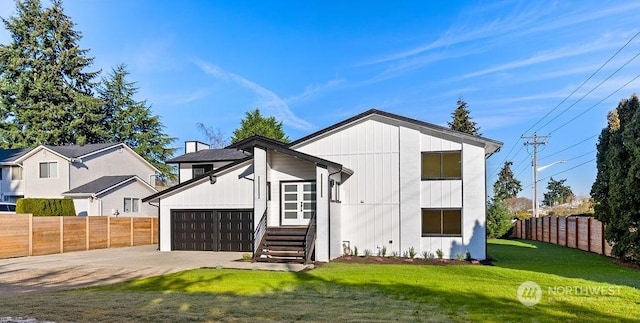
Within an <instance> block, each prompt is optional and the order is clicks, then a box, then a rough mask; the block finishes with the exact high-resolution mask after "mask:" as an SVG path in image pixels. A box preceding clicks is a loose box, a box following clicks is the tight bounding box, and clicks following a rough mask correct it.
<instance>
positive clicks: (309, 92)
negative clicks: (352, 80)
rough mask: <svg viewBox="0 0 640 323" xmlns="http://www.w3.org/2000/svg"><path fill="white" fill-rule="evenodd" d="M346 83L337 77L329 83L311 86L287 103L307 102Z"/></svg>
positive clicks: (289, 99)
mask: <svg viewBox="0 0 640 323" xmlns="http://www.w3.org/2000/svg"><path fill="white" fill-rule="evenodd" d="M344 83H345V79H343V78H338V77H336V78H334V79H332V80H329V81H327V82H326V83H324V84H311V85H309V86H307V87H306V88H305V89H304V92H302V93H300V94H298V95H295V96H292V97H289V98H287V99H285V101H286V102H287V103H294V102H302V101H306V100H309V99H310V98H312V97H314V96H316V95H319V94H320V93H322V92H325V91H327V90H329V89H333V88H336V87H338V86H340V85H342V84H344Z"/></svg>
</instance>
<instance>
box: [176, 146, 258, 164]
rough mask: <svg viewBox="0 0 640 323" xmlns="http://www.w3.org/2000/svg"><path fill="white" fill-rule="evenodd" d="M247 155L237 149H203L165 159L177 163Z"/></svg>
mask: <svg viewBox="0 0 640 323" xmlns="http://www.w3.org/2000/svg"><path fill="white" fill-rule="evenodd" d="M247 156H249V155H248V154H247V153H245V152H243V151H242V150H239V149H229V148H221V149H204V150H199V151H196V152H192V153H188V154H184V155H181V156H178V157H175V158H172V159H169V160H167V161H166V163H167V164H177V163H197V162H216V161H234V160H239V159H243V158H245V157H247Z"/></svg>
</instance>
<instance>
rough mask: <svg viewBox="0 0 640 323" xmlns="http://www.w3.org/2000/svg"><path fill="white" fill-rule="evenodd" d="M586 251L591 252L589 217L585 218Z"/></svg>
mask: <svg viewBox="0 0 640 323" xmlns="http://www.w3.org/2000/svg"><path fill="white" fill-rule="evenodd" d="M587 251H589V252H591V217H588V218H587Z"/></svg>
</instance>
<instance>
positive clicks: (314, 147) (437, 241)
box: [143, 109, 502, 261]
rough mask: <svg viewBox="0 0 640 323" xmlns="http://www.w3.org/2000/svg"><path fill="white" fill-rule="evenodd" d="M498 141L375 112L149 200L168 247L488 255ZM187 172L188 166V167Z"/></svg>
mask: <svg viewBox="0 0 640 323" xmlns="http://www.w3.org/2000/svg"><path fill="white" fill-rule="evenodd" d="M501 146H502V143H501V142H498V141H495V140H491V139H487V138H483V137H477V136H471V135H468V134H465V133H460V132H456V131H452V130H450V129H448V128H444V127H441V126H437V125H433V124H429V123H426V122H422V121H419V120H414V119H410V118H406V117H403V116H399V115H395V114H391V113H387V112H384V111H380V110H375V109H374V110H369V111H366V112H364V113H362V114H359V115H357V116H354V117H352V118H349V119H347V120H345V121H342V122H340V123H337V124H335V125H333V126H330V127H328V128H326V129H323V130H320V131H318V132H316V133H313V134H311V135H309V136H306V137H304V138H301V139H299V140H296V141H294V142H292V143H289V144H283V143H280V142H277V141H273V140H269V139H266V138H262V137H252V138H249V139H246V140H244V141H242V142H239V143H236V144H234V145H232V146H229V147H227V149H233V150H241V151H243V152H245V153H246V154H245V155H243V156H238V157H239V159H236V160H235V161H232V162H229V163H227V164H225V165H224V166H221V167H218V168H216V167H213V168H212V169H210V170H208V171H207V172H206V173H204V174H202V175H197V176H195V177H192V178H190V179H188V180H185V181H181V183H180V184H178V185H176V186H174V187H172V188H169V189H167V190H165V191H162V192H158V193H156V194H153V195H151V196H149V197H146V198H145V199H144V200H143V201H149V202H153V203H156V204H159V206H160V250H161V251H170V250H218V251H225V250H234V251H249V252H253V253H254V256H255V257H256V259H257V260H263V261H305V260H308V259H310V258H311V257H313V258H315V260H317V261H329V260H331V259H334V258H336V257H339V256H341V255H342V254H343V253H344V252H345V251H348V250H349V249H354V248H356V247H357V248H358V249H359V250H361V251H364V250H370V251H371V252H372V253H377V252H378V251H379V250H381V249H382V248H384V247H386V249H387V253H388V254H391V253H392V252H397V253H399V254H403V253H405V252H407V251H408V250H409V249H410V248H414V250H415V251H416V252H417V253H418V254H420V253H421V252H423V251H427V252H433V253H435V252H436V250H438V249H439V250H441V251H442V252H443V253H444V256H445V257H448V258H452V257H455V256H456V254H457V253H458V252H460V253H464V252H466V251H467V250H468V251H469V252H470V253H471V255H472V257H474V258H478V259H484V258H485V257H486V238H485V225H486V212H485V205H486V180H485V171H486V158H488V157H489V156H491V155H492V154H493V153H495V152H496V151H497V150H498V149H499V148H500V147H501ZM185 172H186V171H185Z"/></svg>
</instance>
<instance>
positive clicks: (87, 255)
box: [0, 245, 307, 297]
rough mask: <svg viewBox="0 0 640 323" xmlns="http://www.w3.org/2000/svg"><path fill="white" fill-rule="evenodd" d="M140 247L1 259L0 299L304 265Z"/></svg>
mask: <svg viewBox="0 0 640 323" xmlns="http://www.w3.org/2000/svg"><path fill="white" fill-rule="evenodd" d="M156 248H157V246H155V245H150V246H141V247H127V248H113V249H99V250H91V251H79V252H70V253H64V254H54V255H46V256H33V257H22V258H11V259H0V297H4V296H14V295H16V294H20V293H27V292H33V291H46V290H61V289H73V288H80V287H88V286H96V285H107V284H113V283H118V282H123V281H127V280H130V279H134V278H142V277H149V276H156V275H162V274H166V273H172V272H177V271H182V270H187V269H195V268H235V269H249V270H277V271H301V270H304V269H305V268H307V266H306V265H301V264H271V263H252V262H243V261H238V260H240V259H242V254H243V253H241V252H211V251H172V252H160V251H157V250H156Z"/></svg>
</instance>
